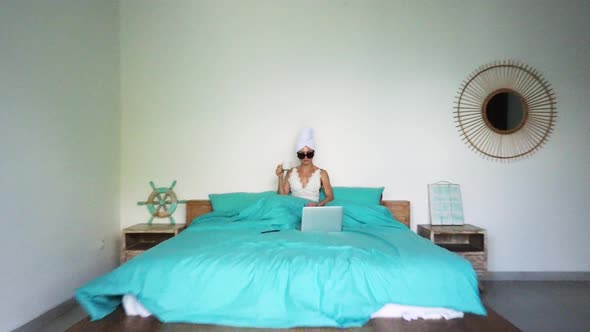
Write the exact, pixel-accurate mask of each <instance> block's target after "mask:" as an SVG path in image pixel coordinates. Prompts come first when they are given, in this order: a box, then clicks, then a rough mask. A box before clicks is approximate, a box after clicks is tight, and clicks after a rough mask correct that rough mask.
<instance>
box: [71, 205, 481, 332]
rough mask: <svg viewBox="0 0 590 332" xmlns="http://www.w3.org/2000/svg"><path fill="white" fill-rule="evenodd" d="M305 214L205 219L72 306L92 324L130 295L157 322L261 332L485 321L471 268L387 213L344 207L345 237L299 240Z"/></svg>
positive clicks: (261, 208)
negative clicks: (396, 311) (409, 315)
mask: <svg viewBox="0 0 590 332" xmlns="http://www.w3.org/2000/svg"><path fill="white" fill-rule="evenodd" d="M305 203H306V201H304V200H302V199H298V198H294V197H290V196H273V197H268V198H264V199H262V200H260V201H259V202H258V203H256V204H255V205H252V206H251V207H249V208H246V209H245V210H243V211H241V212H240V213H232V212H211V213H209V214H206V215H204V216H201V217H199V218H197V219H196V220H195V221H194V222H193V223H192V224H191V226H190V227H188V228H187V229H186V230H185V231H183V232H182V233H180V234H179V235H178V236H176V237H174V238H172V239H170V240H167V241H165V242H163V243H161V244H159V245H157V246H156V247H154V248H152V249H150V250H148V251H147V252H145V253H143V254H141V255H139V256H137V257H135V258H133V259H132V260H130V261H128V262H127V263H125V264H123V265H121V266H120V267H118V268H116V269H115V270H113V271H112V272H110V273H107V274H105V275H102V276H100V277H98V278H96V279H94V280H92V281H90V282H89V283H87V284H86V285H84V286H82V287H80V288H79V289H77V290H76V294H75V297H76V299H77V300H78V301H79V303H80V304H81V305H82V306H83V308H84V309H85V310H86V311H87V312H88V314H89V315H90V317H91V319H92V320H98V319H100V318H103V317H104V316H106V315H108V314H109V313H111V312H112V311H113V310H114V309H116V307H117V306H118V305H119V304H120V303H121V296H122V295H124V294H133V295H134V296H135V297H137V299H138V300H139V301H140V302H141V303H142V304H143V305H144V306H145V307H146V309H148V310H149V311H150V312H151V313H152V314H153V315H154V316H156V317H157V318H158V319H159V320H160V321H162V322H192V323H208V324H219V325H230V326H241V327H259V328H264V327H267V328H287V327H295V326H299V327H301V326H333V327H354V326H361V325H363V324H365V323H366V322H367V321H368V320H369V319H370V316H371V314H372V313H374V312H376V311H377V310H379V309H380V308H381V307H383V306H384V305H385V304H387V303H396V304H405V305H415V306H428V307H444V308H450V309H454V310H458V311H463V312H467V313H474V314H477V315H486V311H485V308H484V307H483V305H482V303H481V301H480V298H479V292H478V287H477V277H476V274H475V272H474V270H473V268H472V267H471V265H470V264H469V262H468V261H467V260H465V259H463V258H462V257H460V256H458V255H455V254H453V253H451V252H449V251H447V250H445V249H442V248H440V247H437V246H435V245H434V244H432V243H431V242H430V241H428V240H426V239H423V238H421V237H419V236H418V235H416V234H415V233H413V232H412V231H411V230H410V229H408V228H407V227H406V226H405V225H403V224H401V223H399V222H397V221H396V220H394V219H393V218H392V217H391V215H390V214H389V211H388V210H387V209H385V208H384V207H380V206H374V207H366V206H356V205H354V204H348V203H347V204H342V205H344V211H345V212H344V214H345V216H344V222H343V232H341V233H307V232H304V233H302V232H300V231H298V230H297V228H298V226H299V225H300V221H301V209H302V207H303V206H304V204H305ZM338 204H339V203H338V202H333V203H332V205H338ZM275 229H279V230H280V231H279V232H274V233H261V232H262V231H266V230H275Z"/></svg>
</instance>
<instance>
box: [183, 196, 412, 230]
mask: <svg viewBox="0 0 590 332" xmlns="http://www.w3.org/2000/svg"><path fill="white" fill-rule="evenodd" d="M381 205H383V206H385V207H386V208H387V209H388V210H389V211H390V212H391V214H392V215H393V217H394V218H395V219H396V220H399V221H400V222H401V223H403V224H405V225H406V226H408V227H410V202H409V201H381ZM212 210H213V208H212V207H211V201H209V200H208V199H192V200H188V201H187V202H186V226H188V225H190V223H191V222H192V221H193V220H194V219H195V218H196V217H198V216H200V215H202V214H205V213H208V212H211V211H212Z"/></svg>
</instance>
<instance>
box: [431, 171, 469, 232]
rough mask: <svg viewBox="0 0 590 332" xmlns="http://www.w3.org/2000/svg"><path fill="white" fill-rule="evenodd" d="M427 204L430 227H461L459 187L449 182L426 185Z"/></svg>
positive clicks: (461, 204)
mask: <svg viewBox="0 0 590 332" xmlns="http://www.w3.org/2000/svg"><path fill="white" fill-rule="evenodd" d="M428 204H429V207H430V224H431V225H463V224H465V221H464V218H463V199H462V198H461V187H460V186H459V185H458V184H455V183H450V182H445V181H443V182H437V183H433V184H429V185H428Z"/></svg>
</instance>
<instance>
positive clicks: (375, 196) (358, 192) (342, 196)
mask: <svg viewBox="0 0 590 332" xmlns="http://www.w3.org/2000/svg"><path fill="white" fill-rule="evenodd" d="M384 189H385V188H384V187H332V192H333V193H334V200H338V201H343V202H350V203H355V204H358V205H366V206H371V205H380V204H381V198H382V197H383V190H384ZM324 198H326V194H325V193H324V189H323V188H322V190H321V191H320V201H321V200H323V199H324Z"/></svg>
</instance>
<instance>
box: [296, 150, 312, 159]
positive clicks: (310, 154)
mask: <svg viewBox="0 0 590 332" xmlns="http://www.w3.org/2000/svg"><path fill="white" fill-rule="evenodd" d="M314 154H315V151H309V152H307V153H305V152H297V158H299V159H305V157H307V158H309V159H311V158H313V155H314Z"/></svg>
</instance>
